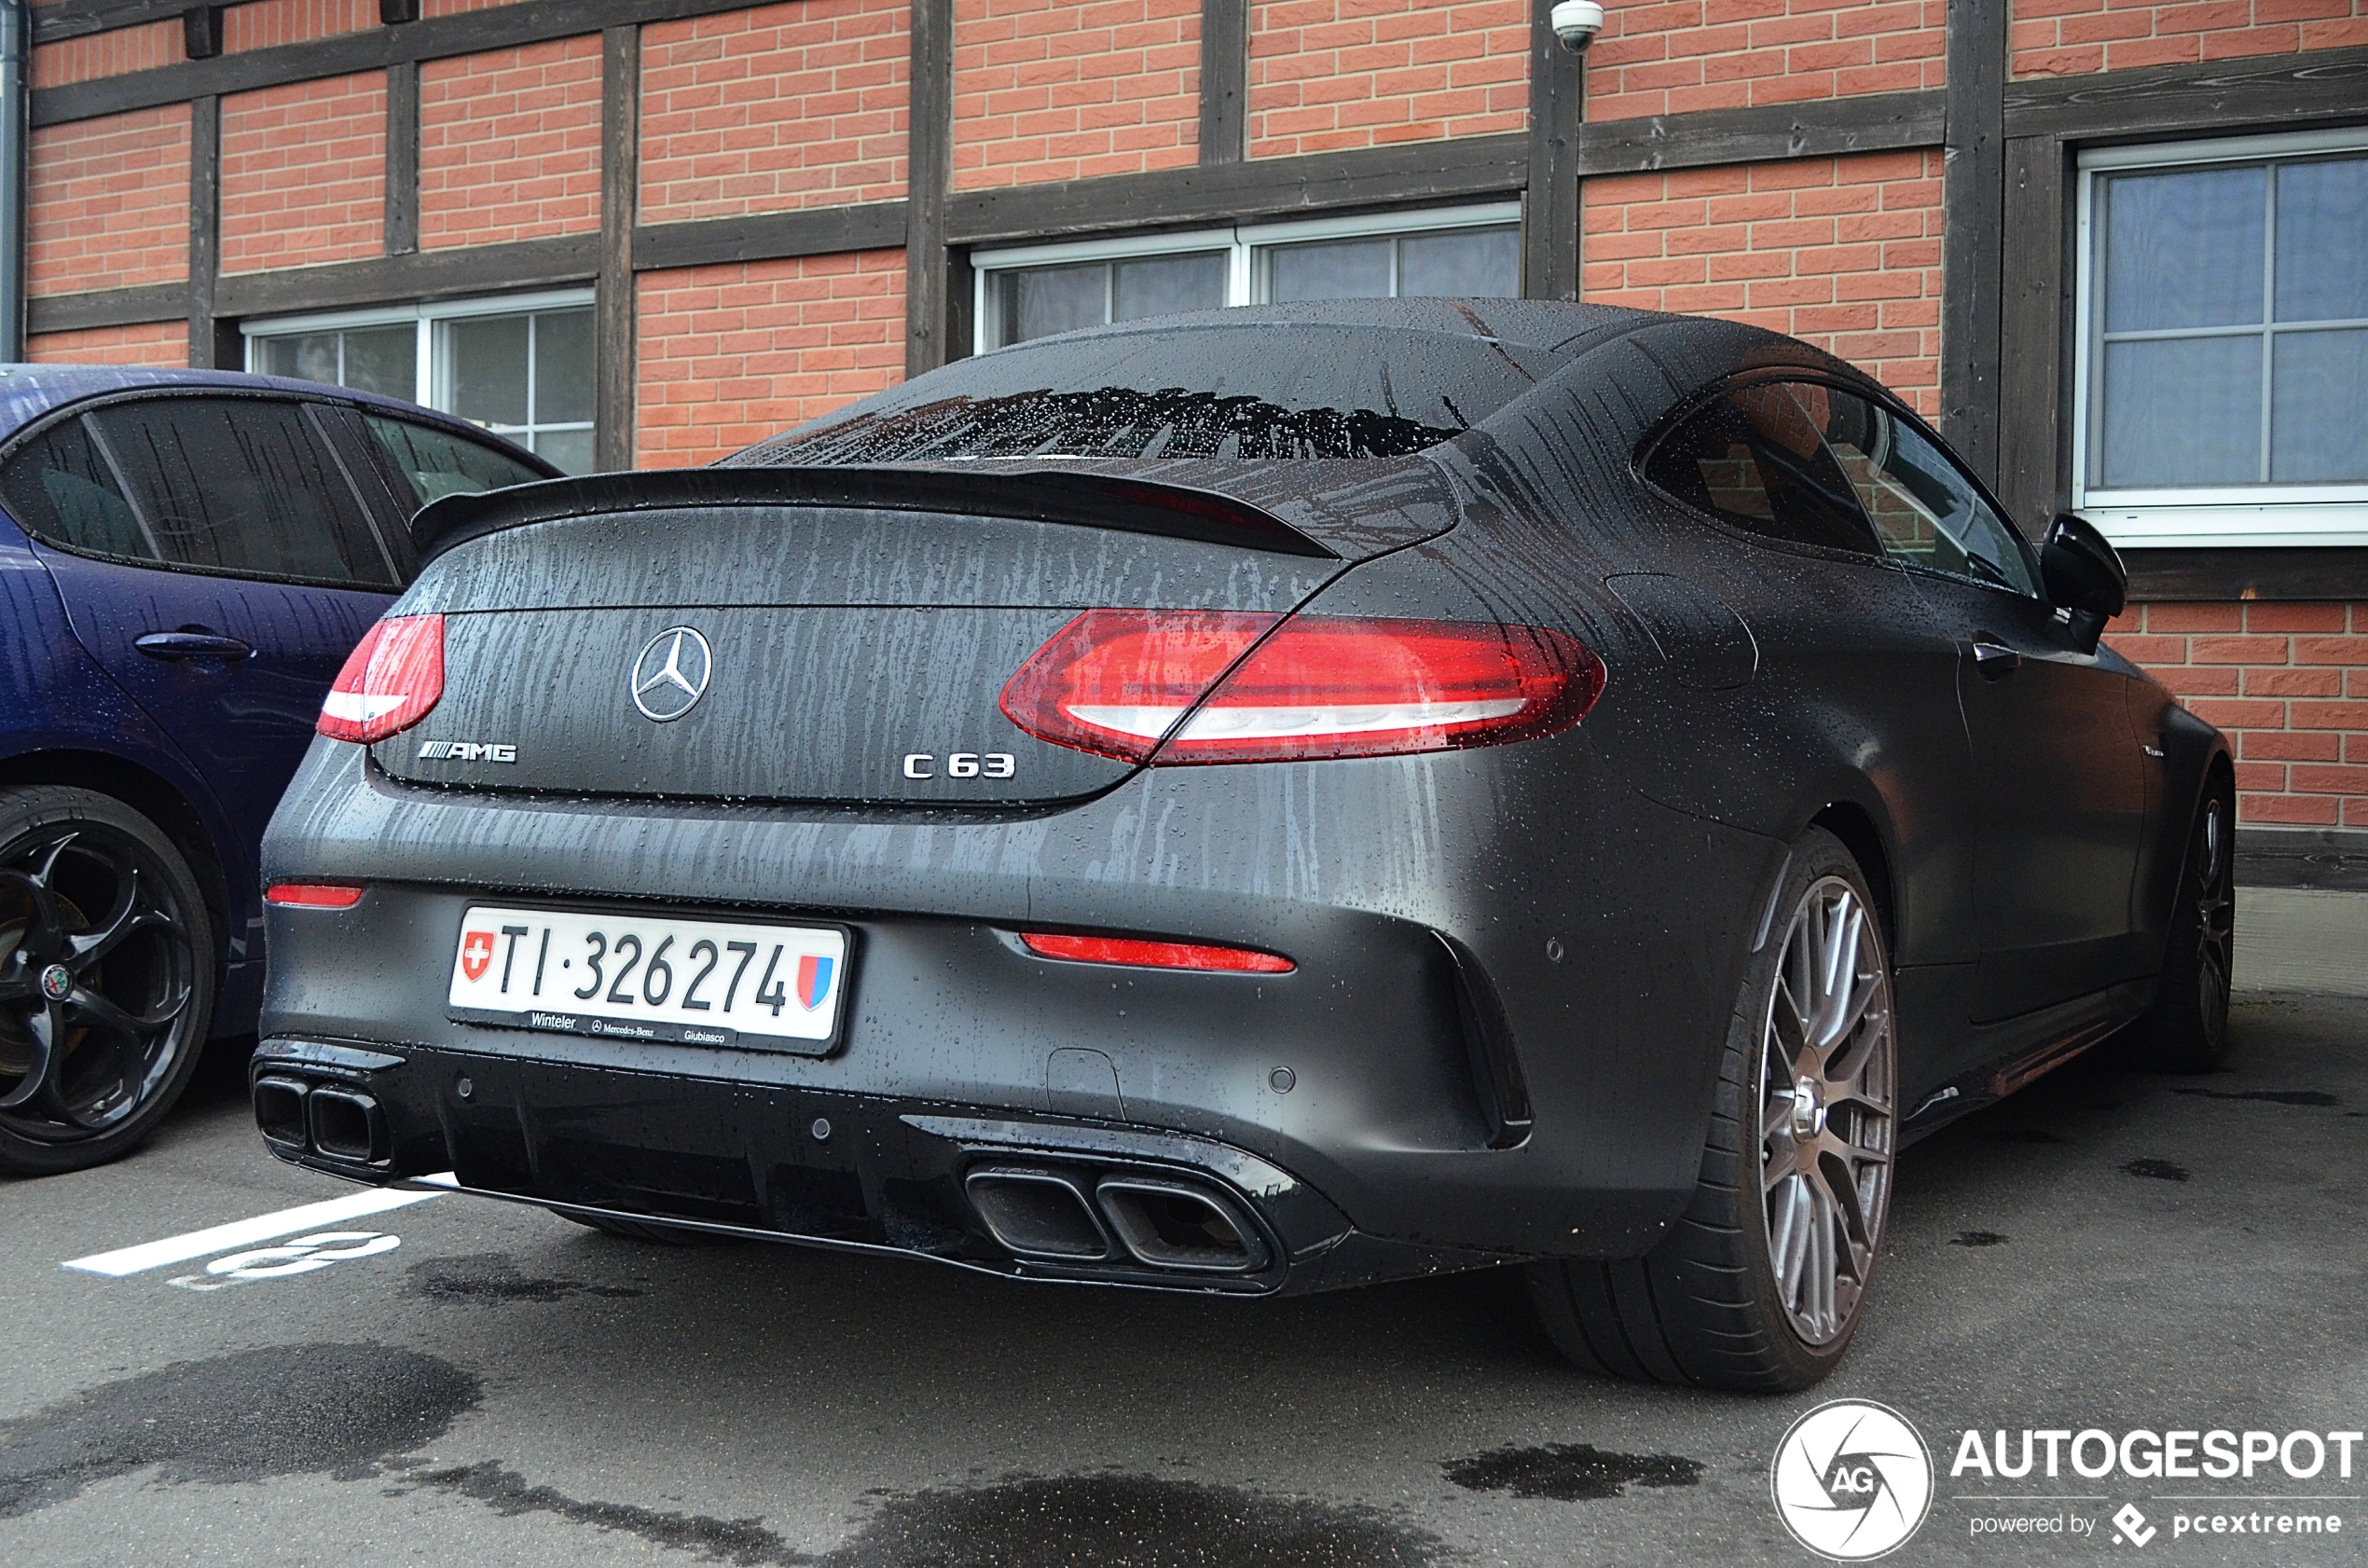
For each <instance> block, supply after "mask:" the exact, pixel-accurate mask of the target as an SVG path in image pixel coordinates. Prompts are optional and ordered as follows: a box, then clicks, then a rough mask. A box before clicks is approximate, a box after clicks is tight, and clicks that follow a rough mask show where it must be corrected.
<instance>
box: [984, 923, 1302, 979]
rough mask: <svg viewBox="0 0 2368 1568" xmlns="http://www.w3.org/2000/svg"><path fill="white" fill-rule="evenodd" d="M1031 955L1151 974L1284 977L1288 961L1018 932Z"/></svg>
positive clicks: (1242, 950)
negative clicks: (1220, 973)
mask: <svg viewBox="0 0 2368 1568" xmlns="http://www.w3.org/2000/svg"><path fill="white" fill-rule="evenodd" d="M1020 941H1022V942H1026V944H1027V948H1028V951H1029V952H1031V953H1041V954H1043V955H1044V956H1046V957H1047V958H1070V959H1074V960H1075V961H1077V962H1078V963H1081V964H1132V965H1135V966H1136V968H1138V969H1151V970H1231V971H1232V972H1234V973H1238V974H1287V973H1289V972H1290V970H1292V968H1293V967H1294V966H1293V965H1292V963H1291V961H1290V960H1289V959H1288V958H1285V957H1282V956H1279V955H1276V954H1273V953H1260V952H1258V951H1256V950H1254V949H1252V948H1247V947H1205V946H1203V945H1201V944H1199V943H1197V942H1138V941H1136V940H1135V939H1133V938H1131V937H1073V936H1063V935H1061V934H1060V933H1058V932H1056V931H1022V932H1021V933H1020Z"/></svg>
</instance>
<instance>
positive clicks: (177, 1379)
mask: <svg viewBox="0 0 2368 1568" xmlns="http://www.w3.org/2000/svg"><path fill="white" fill-rule="evenodd" d="M482 1396H483V1386H482V1385H481V1384H480V1383H479V1382H478V1381H477V1379H476V1376H475V1374H474V1373H471V1372H464V1371H462V1370H461V1369H460V1368H458V1367H455V1366H453V1365H452V1364H450V1363H449V1362H447V1361H440V1360H438V1359H437V1358H436V1357H434V1356H433V1355H420V1354H419V1353H418V1352H417V1351H409V1350H398V1349H396V1348H394V1347H393V1346H391V1345H369V1344H311V1345H275V1346H271V1347H268V1348H266V1349H263V1350H248V1351H241V1352H239V1353H238V1354H236V1355H223V1356H216V1357H214V1358H213V1360H210V1361H185V1362H180V1363H177V1364H175V1365H173V1366H171V1367H164V1368H160V1369H158V1370H156V1371H153V1372H144V1373H142V1374H140V1375H139V1376H137V1377H131V1378H125V1379H123V1380H122V1381H120V1382H110V1383H103V1384H101V1385H100V1386H98V1387H97V1388H93V1389H91V1390H89V1391H88V1392H87V1393H85V1394H83V1395H82V1396H79V1397H78V1398H75V1399H71V1400H68V1401H66V1402H64V1403H62V1404H58V1405H53V1406H51V1407H50V1408H49V1409H48V1410H41V1411H38V1412H36V1413H34V1414H33V1415H29V1416H23V1417H20V1418H19V1419H17V1420H15V1421H8V1422H0V1519H8V1518H13V1517H15V1516H17V1515H20V1514H28V1513H32V1512H34V1510H36V1509H39V1508H46V1507H48V1506H50V1505H52V1504H55V1503H62V1502H65V1501H67V1500H68V1499H69V1498H72V1497H74V1496H75V1495H76V1494H77V1493H79V1492H81V1491H82V1489H83V1488H84V1487H86V1486H89V1485H90V1484H91V1483H92V1482H94V1481H101V1480H106V1479H111V1478H113V1477H116V1476H120V1475H124V1474H127V1473H129V1472H131V1471H133V1470H138V1469H143V1468H145V1467H146V1466H149V1465H155V1466H157V1467H158V1468H157V1473H158V1477H159V1478H160V1479H164V1480H167V1481H209V1482H213V1483H217V1484H230V1483H235V1482H241V1481H258V1480H262V1479H265V1478H267V1477H270V1476H286V1475H296V1474H300V1473H305V1472H314V1471H319V1472H326V1473H327V1474H329V1475H331V1476H333V1477H336V1478H337V1479H340V1480H356V1479H363V1478H365V1477H367V1476H370V1475H374V1474H376V1473H377V1471H378V1470H379V1466H380V1465H383V1464H384V1463H385V1462H387V1461H388V1460H390V1459H392V1457H393V1456H394V1455H396V1454H400V1453H407V1452H409V1451H412V1450H414V1449H417V1448H419V1447H420V1446H421V1445H422V1444H425V1443H430V1442H433V1441H434V1440H435V1439H436V1438H437V1437H442V1436H443V1435H444V1433H445V1430H446V1429H447V1427H449V1426H450V1425H451V1424H452V1423H453V1420H454V1419H455V1418H456V1417H458V1416H460V1415H461V1414H462V1413H463V1412H465V1411H468V1410H474V1409H475V1408H476V1404H477V1401H478V1399H479V1398H480V1397H482Z"/></svg>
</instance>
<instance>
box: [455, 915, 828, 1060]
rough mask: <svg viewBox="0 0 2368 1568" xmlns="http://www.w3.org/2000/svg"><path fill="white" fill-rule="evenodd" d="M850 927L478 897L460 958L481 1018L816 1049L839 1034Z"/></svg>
mask: <svg viewBox="0 0 2368 1568" xmlns="http://www.w3.org/2000/svg"><path fill="white" fill-rule="evenodd" d="M846 990H847V932H846V931H844V930H840V929H835V928H831V927H828V926H743V925H736V924H726V923H725V922H723V921H720V920H666V919H657V918H653V917H651V916H648V915H582V914H576V913H573V912H570V911H562V910H550V909H499V908H492V907H488V906H485V905H477V906H475V907H473V908H471V909H470V910H469V911H468V913H467V914H466V915H462V916H461V940H460V944H459V946H458V947H457V948H456V949H455V951H454V953H453V955H452V986H451V990H450V992H449V994H448V996H447V1003H448V1005H449V1007H450V1009H451V1012H452V1016H453V1017H455V1018H457V1019H461V1020H462V1021H464V1022H467V1023H473V1024H504V1025H509V1026H510V1027H512V1028H529V1029H553V1030H558V1031H560V1032H562V1033H566V1034H577V1035H602V1036H607V1037H610V1038H623V1039H644V1040H666V1041H673V1042H680V1043H682V1044H687V1045H728V1046H738V1047H741V1048H743V1049H746V1050H754V1051H792V1052H800V1053H802V1054H805V1055H811V1056H819V1055H823V1054H825V1053H826V1052H829V1051H830V1049H831V1047H832V1045H833V1042H834V1041H835V1039H836V1038H837V1036H838V1014H839V998H840V997H842V996H843V995H845V993H846Z"/></svg>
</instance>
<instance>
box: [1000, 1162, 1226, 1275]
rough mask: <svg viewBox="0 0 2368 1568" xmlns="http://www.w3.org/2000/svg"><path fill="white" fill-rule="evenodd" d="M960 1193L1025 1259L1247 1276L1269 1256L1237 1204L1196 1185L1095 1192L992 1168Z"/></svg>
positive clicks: (1060, 1178)
mask: <svg viewBox="0 0 2368 1568" xmlns="http://www.w3.org/2000/svg"><path fill="white" fill-rule="evenodd" d="M963 1187H964V1189H965V1190H967V1191H968V1192H969V1194H970V1198H971V1206H972V1207H973V1208H975V1209H976V1210H977V1211H978V1216H979V1218H980V1219H981V1220H983V1221H984V1223H985V1225H986V1228H987V1231H989V1233H991V1234H992V1235H993V1236H994V1237H995V1239H996V1240H997V1241H998V1242H999V1243H1000V1244H1002V1245H1003V1246H1004V1247H1005V1248H1006V1249H1008V1250H1009V1251H1010V1252H1011V1253H1012V1255H1013V1256H1015V1257H1019V1258H1028V1259H1043V1260H1046V1261H1049V1262H1060V1263H1102V1262H1116V1261H1122V1260H1128V1259H1131V1260H1132V1261H1134V1262H1136V1263H1138V1264H1140V1265H1142V1266H1143V1267H1145V1268H1147V1269H1156V1270H1159V1271H1161V1272H1189V1273H1217V1274H1246V1273H1255V1272H1258V1271H1259V1270H1260V1269H1263V1268H1265V1267H1266V1266H1267V1264H1268V1262H1269V1261H1270V1260H1271V1259H1272V1258H1273V1253H1272V1251H1271V1250H1270V1249H1269V1248H1268V1246H1267V1245H1266V1242H1265V1239H1264V1238H1263V1237H1262V1236H1261V1235H1260V1232H1259V1230H1258V1228H1257V1227H1256V1226H1255V1225H1253V1224H1251V1223H1250V1220H1249V1217H1248V1216H1247V1215H1246V1214H1244V1213H1243V1212H1242V1210H1241V1208H1240V1207H1239V1206H1238V1205H1237V1204H1234V1203H1233V1202H1232V1200H1231V1199H1228V1198H1226V1197H1224V1196H1222V1195H1221V1194H1219V1193H1218V1192H1217V1191H1215V1190H1212V1189H1209V1188H1206V1187H1203V1186H1201V1185H1199V1184H1198V1183H1195V1182H1191V1181H1186V1180H1181V1179H1177V1178H1174V1177H1168V1176H1150V1175H1134V1174H1127V1175H1112V1176H1103V1177H1102V1178H1101V1179H1100V1180H1099V1181H1098V1182H1093V1183H1091V1185H1089V1184H1088V1182H1087V1181H1086V1180H1085V1179H1081V1178H1079V1177H1076V1176H1069V1175H1067V1174H1065V1173H1062V1172H1058V1171H1048V1170H1039V1169H1034V1168H1030V1167H1026V1166H1013V1165H990V1166H986V1167H984V1168H983V1169H980V1170H975V1171H972V1172H971V1174H970V1175H969V1176H967V1177H965V1178H964V1181H963Z"/></svg>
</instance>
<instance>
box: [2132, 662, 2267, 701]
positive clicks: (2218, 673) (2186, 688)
mask: <svg viewBox="0 0 2368 1568" xmlns="http://www.w3.org/2000/svg"><path fill="white" fill-rule="evenodd" d="M2148 673H2150V674H2151V675H2153V676H2154V678H2155V680H2157V681H2161V682H2162V683H2163V684H2164V685H2165V686H2168V688H2170V692H2171V695H2174V696H2182V697H2207V696H2217V697H2225V696H2235V695H2237V691H2238V689H2239V686H2240V684H2241V682H2242V681H2243V679H2244V673H2245V672H2244V671H2243V670H2241V669H2237V668H2235V667H2231V666H2226V665H2223V666H2220V667H2216V668H2214V667H2203V668H2198V667H2196V666H2194V665H2171V666H2168V667H2154V668H2152V669H2150V670H2149V671H2148Z"/></svg>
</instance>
